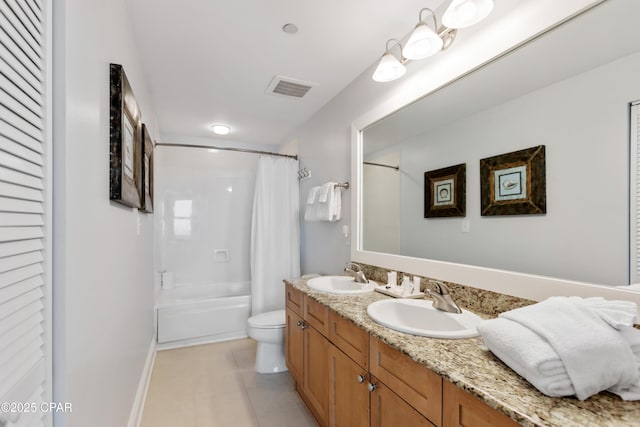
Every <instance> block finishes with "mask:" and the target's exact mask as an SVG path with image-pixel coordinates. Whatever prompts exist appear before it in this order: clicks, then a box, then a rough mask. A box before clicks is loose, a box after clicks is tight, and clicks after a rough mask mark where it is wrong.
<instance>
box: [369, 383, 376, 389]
mask: <svg viewBox="0 0 640 427" xmlns="http://www.w3.org/2000/svg"><path fill="white" fill-rule="evenodd" d="M368 388H369V391H373V390H375V389H377V388H378V384H371V383H369V386H368Z"/></svg>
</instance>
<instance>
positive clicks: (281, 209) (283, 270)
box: [251, 156, 300, 316]
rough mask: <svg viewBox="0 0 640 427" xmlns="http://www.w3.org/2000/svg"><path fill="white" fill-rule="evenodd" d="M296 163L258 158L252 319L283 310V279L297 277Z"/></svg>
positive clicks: (297, 200) (252, 223)
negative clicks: (262, 314)
mask: <svg viewBox="0 0 640 427" xmlns="http://www.w3.org/2000/svg"><path fill="white" fill-rule="evenodd" d="M297 173H298V161H297V160H294V159H290V158H286V157H275V156H260V161H259V163H258V171H257V173H256V188H255V193H254V197H253V216H252V221H251V305H252V315H254V316H255V315H256V314H260V313H264V312H267V311H272V310H280V309H283V308H284V306H285V299H284V298H285V292H284V283H282V279H293V278H296V277H298V276H300V222H299V212H300V203H299V197H300V196H299V190H298V175H297Z"/></svg>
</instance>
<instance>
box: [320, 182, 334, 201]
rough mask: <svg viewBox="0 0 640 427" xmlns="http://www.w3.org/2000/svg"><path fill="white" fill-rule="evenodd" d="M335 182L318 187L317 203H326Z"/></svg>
mask: <svg viewBox="0 0 640 427" xmlns="http://www.w3.org/2000/svg"><path fill="white" fill-rule="evenodd" d="M336 184H337V183H336V182H327V183H326V184H323V185H322V187H320V194H319V196H318V201H319V202H321V203H326V202H328V201H329V194H330V193H331V192H332V191H333V189H334V188H335V185H336Z"/></svg>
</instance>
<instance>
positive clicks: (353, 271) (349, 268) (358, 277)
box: [344, 262, 369, 283]
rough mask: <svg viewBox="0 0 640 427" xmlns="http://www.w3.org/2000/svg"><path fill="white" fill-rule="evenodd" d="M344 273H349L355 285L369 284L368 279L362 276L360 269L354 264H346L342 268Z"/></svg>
mask: <svg viewBox="0 0 640 427" xmlns="http://www.w3.org/2000/svg"><path fill="white" fill-rule="evenodd" d="M344 271H345V273H349V274H350V275H352V276H353V277H354V280H355V282H356V283H369V279H367V276H365V275H364V272H363V271H362V267H360V266H359V265H358V264H356V263H355V262H347V263H346V264H345V267H344Z"/></svg>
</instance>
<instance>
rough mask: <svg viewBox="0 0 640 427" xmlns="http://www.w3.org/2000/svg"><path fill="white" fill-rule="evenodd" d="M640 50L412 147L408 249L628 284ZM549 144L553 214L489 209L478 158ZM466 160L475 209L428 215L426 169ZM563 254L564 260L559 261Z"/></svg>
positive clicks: (406, 172) (406, 190) (405, 150)
mask: <svg viewBox="0 0 640 427" xmlns="http://www.w3.org/2000/svg"><path fill="white" fill-rule="evenodd" d="M639 73H640V54H634V55H631V56H628V57H626V58H623V59H620V60H617V61H614V62H613V63H611V64H608V65H604V66H601V67H598V68H596V69H594V70H591V71H589V72H586V73H582V74H579V75H577V76H575V77H573V78H570V79H567V80H564V81H562V82H559V83H557V84H553V85H551V86H549V87H546V88H544V89H540V90H537V91H535V92H532V93H529V94H527V95H524V96H522V97H519V98H517V99H514V100H512V101H509V102H507V103H504V104H502V105H499V106H496V107H493V108H491V109H489V110H486V111H483V112H480V113H478V114H475V115H473V116H471V117H467V118H464V119H462V120H458V121H456V122H454V123H451V124H448V125H446V126H444V127H441V128H438V129H436V130H433V131H430V132H428V133H426V134H422V135H419V136H417V137H415V138H412V140H410V141H407V142H406V143H405V144H403V145H402V146H401V147H400V149H401V152H402V165H403V168H402V169H403V173H402V184H401V187H402V196H401V200H402V207H401V211H400V212H401V221H400V222H401V224H402V227H401V238H400V240H401V248H400V253H401V254H403V255H408V256H413V257H418V258H430V259H438V260H445V261H453V262H460V263H463V264H471V265H481V266H485V267H492V268H500V269H506V270H513V271H520V272H525V273H533V274H540V275H545V276H551V277H559V278H566V279H572V280H579V281H585V282H593V283H602V284H608V285H626V284H627V283H628V281H627V280H628V279H627V271H628V269H627V263H628V259H627V254H628V247H627V244H628V225H627V200H628V193H627V186H625V185H615V183H624V182H626V181H627V158H628V154H627V153H628V131H629V124H628V115H629V111H628V105H629V102H631V101H633V100H635V99H640V84H639V83H638V79H637V76H638V74H639ZM541 144H543V145H545V146H546V178H547V189H546V194H547V214H546V215H527V216H500V217H486V216H485V217H482V216H480V210H481V209H480V179H479V176H480V168H479V160H480V159H481V158H485V157H490V156H493V155H496V154H501V153H506V152H510V151H515V150H519V149H524V148H529V147H532V146H536V145H541ZM460 163H466V164H467V197H466V200H467V214H466V218H464V220H465V221H468V222H469V223H470V232H469V233H463V232H462V230H461V228H462V227H461V225H462V221H463V218H446V219H424V218H423V214H422V212H423V200H424V196H423V195H424V188H423V183H422V176H423V174H424V171H427V170H433V169H439V168H442V167H446V166H450V165H454V164H460ZM559 260H561V261H559Z"/></svg>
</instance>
